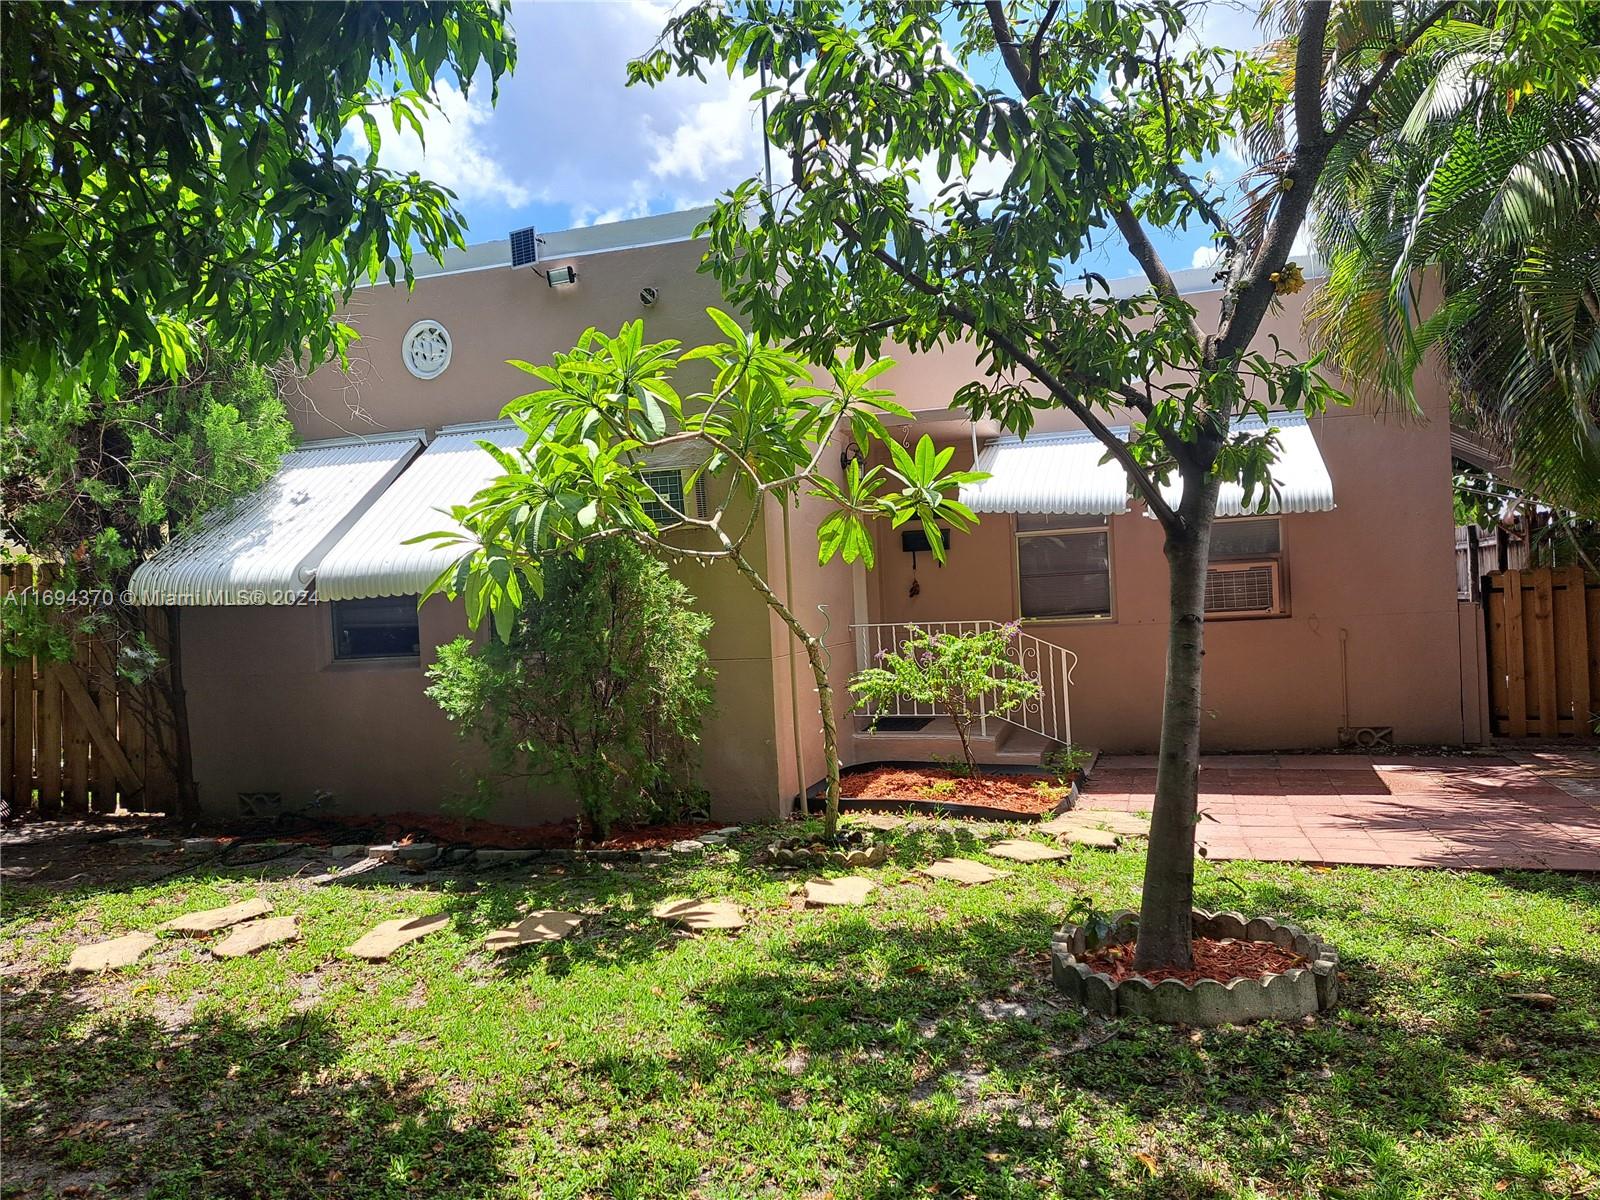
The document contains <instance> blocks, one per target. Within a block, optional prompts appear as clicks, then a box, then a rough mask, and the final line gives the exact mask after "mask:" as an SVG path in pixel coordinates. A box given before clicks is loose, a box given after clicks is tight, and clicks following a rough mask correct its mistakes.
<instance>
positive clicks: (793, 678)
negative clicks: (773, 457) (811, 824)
mask: <svg viewBox="0 0 1600 1200" xmlns="http://www.w3.org/2000/svg"><path fill="white" fill-rule="evenodd" d="M783 599H784V603H786V604H787V605H788V606H789V608H790V610H791V611H792V610H793V609H794V547H793V546H792V545H791V544H790V541H789V506H788V505H787V504H785V505H784V506H783ZM797 615H798V614H797ZM784 633H785V635H786V636H787V638H788V640H789V732H790V734H791V736H793V738H794V773H795V784H796V787H797V788H798V789H799V793H800V794H799V796H798V797H796V800H797V802H798V806H799V809H800V812H801V814H802V815H804V814H805V811H806V756H805V748H804V745H803V741H804V739H802V738H801V736H800V664H799V663H798V662H796V661H795V660H796V658H797V657H798V652H797V647H796V646H795V644H794V634H793V633H791V632H789V630H787V629H785V630H784Z"/></svg>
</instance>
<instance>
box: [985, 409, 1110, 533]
mask: <svg viewBox="0 0 1600 1200" xmlns="http://www.w3.org/2000/svg"><path fill="white" fill-rule="evenodd" d="M1119 432H1120V431H1119ZM1105 456H1106V448H1105V447H1104V446H1102V445H1101V444H1100V441H1099V439H1097V438H1096V437H1095V436H1094V434H1092V433H1090V432H1088V431H1087V430H1075V431H1073V432H1072V433H1043V434H1034V435H1033V436H1031V437H1029V438H1028V439H1027V440H1026V441H1024V440H1021V439H1019V438H1014V437H1003V438H1000V439H999V440H997V441H993V442H990V443H989V444H988V445H986V446H985V447H983V449H982V450H980V451H979V453H978V463H977V466H976V467H974V468H973V469H974V470H977V471H984V472H987V474H988V475H989V478H988V479H985V480H983V481H982V482H981V483H969V484H967V485H966V486H964V487H963V488H962V489H961V503H963V504H965V505H966V506H967V507H968V508H970V509H971V510H972V511H973V512H978V513H1078V514H1084V515H1088V514H1091V513H1092V514H1095V515H1098V516H1109V515H1110V514H1112V513H1120V512H1127V511H1128V476H1127V474H1126V473H1125V472H1124V471H1123V469H1122V468H1121V467H1120V466H1118V465H1117V464H1116V463H1114V462H1107V463H1102V462H1101V461H1100V460H1101V459H1102V458H1104V457H1105Z"/></svg>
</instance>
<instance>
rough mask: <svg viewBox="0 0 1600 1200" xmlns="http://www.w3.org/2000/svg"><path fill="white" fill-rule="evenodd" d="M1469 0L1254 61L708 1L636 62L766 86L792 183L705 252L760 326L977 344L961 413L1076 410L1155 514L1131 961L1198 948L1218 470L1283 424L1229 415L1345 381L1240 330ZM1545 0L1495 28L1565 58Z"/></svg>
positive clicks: (1022, 20)
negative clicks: (1127, 288) (1228, 148)
mask: <svg viewBox="0 0 1600 1200" xmlns="http://www.w3.org/2000/svg"><path fill="white" fill-rule="evenodd" d="M1454 7H1455V5H1454V4H1452V3H1451V2H1450V0H1442V2H1439V3H1433V4H1423V3H1408V2H1401V3H1392V4H1387V3H1379V4H1373V3H1340V4H1337V5H1330V4H1326V3H1298V2H1297V3H1284V4H1281V5H1275V6H1273V7H1272V8H1271V9H1270V10H1269V13H1268V17H1269V19H1270V20H1271V21H1272V22H1273V23H1274V25H1275V26H1276V30H1277V33H1278V35H1279V36H1278V38H1277V40H1276V41H1275V42H1274V43H1273V44H1272V45H1271V46H1270V47H1269V48H1268V50H1266V51H1265V52H1259V53H1247V54H1239V53H1234V52H1229V51H1224V50H1220V49H1218V48H1216V47H1214V46H1210V45H1207V44H1204V39H1203V38H1198V37H1195V36H1194V34H1195V32H1196V30H1195V27H1194V18H1195V15H1196V12H1197V11H1198V10H1199V9H1200V8H1201V6H1199V5H1195V4H1190V3H1180V2H1176V0H1150V2H1148V3H1111V2H1109V0H1088V2H1086V3H1078V4H1062V3H1060V2H1059V0H1021V2H1015V0H986V2H985V3H958V2H952V3H946V4H926V5H903V4H896V3H890V2H889V0H864V2H863V0H858V2H855V3H845V2H844V0H817V2H814V3H806V4H799V5H794V4H788V3H775V2H772V0H743V2H739V3H732V4H729V3H725V2H723V0H705V2H702V3H697V4H694V5H691V6H689V7H687V8H684V9H680V10H678V11H677V12H675V13H674V15H673V16H672V17H671V19H670V20H669V22H668V24H667V27H666V29H665V31H664V33H663V35H662V38H661V42H660V44H659V45H658V46H657V47H655V48H654V49H653V50H652V51H650V52H649V53H647V54H646V55H645V56H644V57H642V58H641V59H639V60H637V61H636V62H634V63H633V64H632V65H631V67H630V71H631V77H632V78H633V79H634V80H635V81H639V82H646V83H656V82H659V81H661V80H664V79H665V78H667V77H668V76H669V75H672V74H674V73H676V74H680V75H696V76H698V75H701V74H702V73H703V72H704V71H705V70H706V69H707V68H713V69H719V70H726V71H729V72H730V73H737V74H742V75H744V76H745V77H746V78H750V79H752V80H754V79H755V78H756V77H757V76H762V77H764V78H763V82H765V80H767V79H770V80H771V83H770V85H769V86H767V87H764V88H761V89H759V94H760V96H761V98H762V101H763V104H764V105H765V106H766V108H767V110H768V112H769V114H770V116H769V119H768V120H767V121H766V132H767V136H768V138H769V140H770V143H771V147H772V151H773V154H774V156H775V157H776V158H777V159H778V161H779V163H780V164H781V168H782V169H781V170H780V171H779V172H777V179H778V180H779V181H781V182H778V183H777V184H776V186H773V187H770V188H769V186H768V184H767V182H766V181H764V180H762V179H759V178H758V179H750V180H747V181H745V182H744V183H742V184H740V185H738V186H737V187H735V188H734V189H733V190H732V191H731V192H730V193H729V194H728V195H727V196H726V197H724V198H723V200H722V201H721V202H720V203H719V204H718V206H717V208H716V209H715V211H714V212H713V214H712V215H711V217H710V218H709V220H708V223H707V232H708V233H709V237H710V249H709V252H708V254H707V256H706V259H705V267H706V269H707V270H709V271H711V272H713V273H714V274H715V275H716V277H717V278H718V280H719V281H720V282H721V283H722V285H723V288H724V291H725V293H726V294H727V295H728V296H729V297H730V299H731V300H732V301H733V302H734V303H735V304H737V305H738V306H739V307H740V309H741V310H742V311H743V312H744V313H745V314H746V315H747V316H748V318H749V320H750V321H751V323H752V325H753V327H754V329H755V330H756V331H757V332H758V333H759V334H761V335H763V336H765V337H769V338H774V339H779V340H783V341H785V342H787V343H789V344H791V345H792V346H794V347H795V348H796V350H797V351H799V352H801V353H804V354H807V355H808V356H811V357H813V358H815V359H817V360H818V361H831V360H832V358H833V356H834V355H835V354H836V353H837V352H839V351H840V350H844V351H847V352H850V353H854V354H859V355H871V354H875V353H877V352H878V350H879V348H880V346H881V344H882V343H883V341H884V340H886V339H893V340H895V341H896V342H898V343H899V344H901V345H904V346H906V347H909V348H910V349H911V350H912V351H913V352H919V351H924V350H930V349H934V348H936V347H942V346H943V345H945V344H946V343H949V342H953V341H965V342H967V343H969V344H970V345H971V346H972V347H973V348H974V349H975V351H976V354H977V358H978V362H979V364H980V366H981V368H982V370H983V372H984V375H983V377H982V378H980V379H977V380H974V381H973V382H971V383H968V384H967V385H966V386H964V387H962V388H961V389H960V390H959V391H958V392H957V393H956V396H955V401H956V403H957V404H958V405H960V406H962V407H965V408H966V409H967V411H968V412H969V413H970V414H971V416H972V417H974V418H982V419H993V420H997V421H998V422H999V423H1000V424H1002V425H1003V426H1004V427H1005V428H1007V429H1009V430H1011V431H1012V432H1013V433H1016V434H1026V433H1027V432H1028V430H1029V429H1030V428H1031V427H1032V425H1033V423H1034V419H1035V415H1036V413H1037V412H1038V411H1039V410H1041V409H1059V410H1064V411H1065V412H1067V413H1069V414H1071V416H1072V417H1073V418H1075V419H1076V420H1077V421H1078V422H1079V423H1080V424H1081V425H1082V426H1083V427H1084V428H1086V429H1087V430H1089V431H1090V433H1092V434H1093V435H1094V436H1095V437H1096V438H1097V439H1098V440H1099V442H1100V443H1101V444H1102V445H1103V446H1104V448H1105V451H1106V454H1107V456H1108V458H1109V459H1110V460H1111V461H1113V462H1115V463H1117V464H1118V465H1119V466H1121V467H1122V468H1123V470H1124V471H1125V472H1126V474H1127V477H1128V481H1129V487H1130V490H1131V492H1132V494H1133V495H1134V497H1135V498H1136V499H1138V500H1139V501H1141V502H1142V503H1143V505H1144V507H1145V508H1146V510H1147V511H1148V512H1149V513H1150V514H1151V515H1152V516H1153V517H1155V518H1156V519H1157V520H1158V521H1159V522H1160V524H1161V528H1162V530H1163V532H1164V535H1165V545H1166V555H1167V560H1168V563H1169V565H1170V588H1169V600H1170V611H1171V619H1170V623H1169V637H1168V646H1167V683H1166V697H1165V704H1164V711H1163V717H1162V731H1161V753H1160V764H1159V768H1158V776H1157V794H1156V800H1155V814H1154V819H1153V823H1152V836H1151V841H1150V853H1149V856H1148V859H1147V866H1146V874H1145V887H1144V896H1143V902H1142V904H1143V908H1142V915H1141V920H1140V923H1139V946H1138V952H1137V953H1138V962H1139V965H1140V966H1141V967H1158V966H1172V965H1178V966H1188V965H1189V964H1190V962H1191V961H1192V956H1191V944H1190V939H1191V930H1190V925H1191V916H1190V914H1191V910H1192V900H1193V882H1194V832H1195V823H1196V821H1197V819H1198V814H1197V805H1196V793H1197V786H1198V771H1199V750H1200V718H1201V703H1200V676H1201V661H1202V655H1203V653H1204V637H1203V630H1204V595H1205V574H1206V566H1207V557H1208V553H1209V546H1210V536H1211V526H1212V521H1213V519H1214V517H1215V513H1216V504H1217V498H1218V494H1219V491H1220V489H1221V487H1222V485H1223V484H1224V483H1225V482H1230V483H1238V484H1240V485H1242V490H1243V492H1244V496H1245V504H1246V505H1247V506H1250V507H1256V508H1265V507H1267V506H1268V505H1270V503H1271V500H1272V488H1271V482H1270V479H1271V476H1270V472H1271V464H1272V460H1273V456H1274V435H1273V434H1272V433H1271V432H1270V431H1264V432H1250V431H1249V430H1250V426H1245V427H1244V428H1241V427H1240V421H1239V418H1240V417H1242V416H1246V415H1249V414H1252V413H1254V414H1260V415H1264V414H1267V413H1268V412H1270V411H1272V410H1275V409H1283V408H1287V409H1296V408H1308V409H1312V410H1314V409H1317V408H1319V407H1321V406H1322V405H1324V404H1325V403H1327V402H1328V401H1329V400H1330V399H1332V398H1333V397H1334V395H1335V393H1334V392H1333V391H1332V389H1331V388H1330V387H1328V385H1327V384H1326V383H1325V382H1324V381H1322V380H1321V379H1320V378H1319V377H1318V375H1317V373H1316V371H1315V370H1314V363H1308V362H1305V361H1301V360H1299V359H1297V358H1296V357H1295V356H1293V355H1291V354H1290V353H1288V352H1287V351H1286V350H1284V349H1283V348H1282V347H1279V346H1276V345H1274V346H1273V347H1271V348H1269V349H1267V350H1255V349H1252V346H1253V345H1254V344H1255V342H1256V340H1257V335H1258V333H1259V332H1260V330H1261V326H1262V321H1263V319H1264V318H1265V317H1266V315H1267V314H1268V312H1269V311H1271V310H1272V308H1273V306H1274V305H1275V304H1276V303H1277V301H1278V298H1279V296H1280V295H1282V294H1284V293H1288V292H1292V291H1295V290H1298V289H1299V288H1300V287H1301V286H1302V284H1303V282H1304V279H1303V270H1302V269H1301V266H1300V264H1298V263H1294V262H1291V248H1292V246H1293V245H1294V243H1295V239H1296V237H1297V236H1298V235H1299V233H1300V231H1301V227H1302V225H1303V224H1304V221H1305V217H1306V212H1307V208H1308V206H1309V204H1310V202H1311V199H1312V196H1313V194H1314V193H1315V191H1316V184H1317V180H1318V178H1319V177H1320V176H1321V174H1322V172H1323V170H1324V168H1325V167H1326V165H1327V164H1328V162H1329V160H1330V157H1331V156H1333V155H1334V154H1335V152H1336V151H1339V150H1341V147H1343V146H1344V145H1345V143H1347V142H1348V141H1350V140H1352V139H1356V140H1360V139H1365V138H1367V137H1368V136H1370V133H1371V129H1372V120H1373V117H1372V114H1373V112H1374V110H1375V109H1380V108H1382V107H1383V106H1385V105H1387V104H1389V103H1390V90H1391V84H1392V81H1393V77H1394V74H1395V70H1396V68H1397V67H1398V66H1399V65H1400V64H1401V63H1402V62H1404V61H1405V60H1406V59H1407V57H1408V56H1409V55H1410V54H1411V53H1413V52H1414V51H1415V50H1417V48H1418V47H1419V45H1420V44H1421V43H1422V42H1423V41H1424V39H1425V38H1426V36H1427V35H1428V33H1429V32H1430V31H1431V30H1433V29H1434V28H1435V27H1437V26H1438V25H1439V24H1440V23H1441V22H1443V21H1445V20H1446V19H1447V18H1449V16H1450V15H1451V12H1452V10H1453V9H1454ZM1554 7H1556V6H1536V5H1503V6H1500V8H1499V10H1498V12H1499V15H1498V16H1497V17H1496V21H1497V22H1499V23H1500V24H1504V25H1515V26H1517V27H1518V28H1519V29H1524V28H1525V27H1530V26H1531V27H1537V28H1538V31H1539V32H1538V35H1537V36H1534V37H1530V36H1529V35H1528V34H1527V33H1525V32H1524V33H1520V34H1519V35H1518V39H1517V41H1516V43H1515V44H1514V45H1513V47H1512V49H1513V51H1515V52H1516V53H1518V54H1521V53H1523V52H1525V51H1527V50H1529V49H1530V47H1531V48H1533V49H1535V50H1536V51H1537V52H1538V53H1541V54H1544V53H1551V54H1555V55H1558V56H1561V57H1565V58H1570V57H1571V56H1572V54H1573V53H1574V50H1573V47H1574V45H1575V44H1576V43H1577V42H1578V41H1579V40H1580V39H1578V38H1576V37H1574V36H1570V35H1566V34H1563V33H1562V30H1561V28H1560V25H1561V21H1560V20H1559V18H1557V17H1553V16H1551V15H1549V13H1548V11H1547V10H1548V9H1549V8H1554ZM991 80H997V82H995V83H992V84H991V83H990V82H989V81H991ZM1245 130H1249V131H1251V132H1252V135H1253V136H1252V138H1251V140H1250V141H1248V142H1247V143H1245V148H1246V149H1247V150H1250V151H1253V152H1254V153H1253V155H1252V157H1253V158H1254V159H1255V163H1254V167H1253V171H1254V175H1253V178H1254V180H1255V182H1256V185H1257V186H1256V187H1255V189H1254V191H1253V193H1252V196H1251V202H1250V203H1249V204H1248V205H1246V206H1245V207H1244V209H1243V211H1242V213H1241V214H1240V215H1239V216H1238V217H1237V218H1235V217H1234V216H1231V215H1230V213H1229V212H1228V211H1227V210H1228V208H1229V205H1228V197H1227V196H1226V195H1225V194H1224V193H1223V192H1222V190H1221V189H1220V188H1219V187H1218V186H1217V185H1216V184H1215V183H1214V182H1213V181H1212V180H1211V179H1210V178H1208V177H1207V176H1205V175H1203V174H1202V173H1201V172H1200V171H1199V169H1198V167H1197V166H1196V163H1197V161H1198V160H1201V159H1204V158H1207V157H1211V156H1214V155H1216V154H1218V153H1219V151H1220V149H1221V147H1222V146H1223V144H1224V143H1225V142H1228V141H1231V140H1232V139H1234V138H1235V137H1236V136H1237V135H1239V134H1240V133H1241V132H1243V131H1245ZM1149 225H1157V226H1162V227H1176V228H1190V227H1195V226H1198V227H1199V228H1201V229H1204V230H1205V236H1206V237H1207V238H1208V239H1209V240H1210V241H1211V242H1212V243H1213V244H1214V246H1215V247H1216V250H1217V253H1218V260H1217V266H1216V278H1217V284H1218V287H1219V288H1220V289H1221V291H1222V293H1223V300H1222V303H1221V304H1220V306H1219V308H1218V310H1217V311H1216V314H1215V315H1214V316H1208V317H1205V318H1202V317H1201V315H1200V314H1199V313H1198V312H1197V311H1196V309H1195V307H1194V306H1193V305H1191V304H1190V303H1189V302H1188V301H1187V300H1185V299H1184V297H1183V296H1182V295H1181V294H1180V292H1179V289H1178V287H1177V285H1176V284H1175V282H1174V280H1173V277H1172V274H1171V272H1170V271H1169V270H1168V269H1167V267H1166V265H1165V264H1164V262H1163V261H1162V257H1161V255H1160V253H1159V252H1158V250H1157V248H1156V246H1155V243H1154V242H1153V241H1152V240H1151V238H1150V236H1149V234H1148V232H1147V227H1148V226H1149ZM1107 227H1111V228H1114V229H1115V230H1116V234H1117V236H1118V237H1120V239H1121V241H1122V242H1123V243H1124V244H1125V245H1126V247H1127V249H1128V251H1129V252H1130V253H1131V254H1132V256H1133V258H1134V259H1135V261H1136V262H1137V263H1138V264H1139V266H1140V268H1141V269H1142V270H1143V272H1144V274H1145V276H1146V278H1147V282H1148V284H1149V287H1148V290H1146V291H1145V292H1144V293H1143V294H1141V295H1137V296H1132V297H1126V298H1124V297H1118V296H1114V295H1111V294H1110V290H1109V288H1107V287H1105V286H1104V281H1103V280H1101V279H1099V277H1098V276H1096V275H1094V274H1093V273H1092V272H1088V271H1084V272H1081V273H1080V279H1081V283H1082V286H1079V287H1074V286H1068V284H1069V282H1070V280H1069V278H1068V275H1069V273H1070V272H1071V270H1072V268H1071V266H1070V265H1069V264H1074V263H1077V262H1079V261H1080V260H1081V259H1082V258H1083V256H1084V255H1085V254H1086V253H1088V252H1089V251H1091V250H1092V249H1094V248H1095V246H1096V245H1097V243H1098V242H1099V241H1100V240H1101V237H1102V230H1104V229H1106V228H1107ZM1123 421H1126V422H1128V423H1129V425H1130V426H1131V430H1130V432H1129V434H1128V435H1127V436H1126V437H1123V436H1121V435H1120V434H1119V433H1118V432H1116V431H1115V428H1114V427H1115V426H1116V425H1118V424H1119V423H1121V422H1123ZM1164 484H1168V485H1176V486H1172V487H1171V488H1170V490H1169V489H1168V488H1164V487H1163V485H1164Z"/></svg>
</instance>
